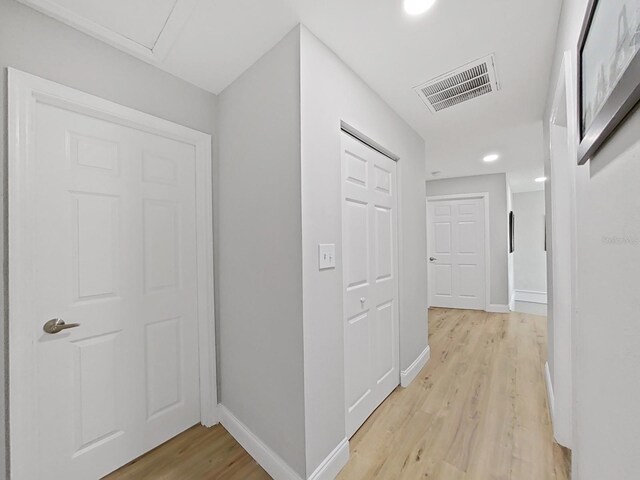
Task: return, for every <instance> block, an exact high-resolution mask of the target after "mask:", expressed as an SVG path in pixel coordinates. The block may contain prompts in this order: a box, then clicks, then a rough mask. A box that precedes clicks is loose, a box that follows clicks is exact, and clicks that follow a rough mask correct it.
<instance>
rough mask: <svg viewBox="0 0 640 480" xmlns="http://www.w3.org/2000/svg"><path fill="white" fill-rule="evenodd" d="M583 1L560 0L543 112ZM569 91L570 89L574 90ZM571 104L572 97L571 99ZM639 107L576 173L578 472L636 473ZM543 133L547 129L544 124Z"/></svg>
mask: <svg viewBox="0 0 640 480" xmlns="http://www.w3.org/2000/svg"><path fill="white" fill-rule="evenodd" d="M586 6H587V0H565V2H564V5H563V13H562V17H561V20H560V29H559V32H558V42H557V49H556V54H555V59H554V73H553V75H552V77H551V79H550V92H549V99H548V102H547V111H548V112H550V110H551V105H552V99H553V91H554V90H555V85H556V81H557V78H558V73H559V69H560V64H561V60H562V55H563V53H564V51H565V50H569V51H571V53H572V66H573V67H574V71H573V78H571V80H570V81H571V82H572V83H573V84H575V82H576V81H577V80H576V76H575V71H576V70H575V67H576V58H577V56H576V45H577V43H578V35H579V31H580V26H581V22H582V19H583V16H584V13H585V11H586ZM573 100H575V98H574V99H573ZM574 105H575V103H574ZM638 132H640V111H638V110H636V111H635V113H632V114H631V115H630V116H629V117H628V118H627V120H626V121H625V123H624V124H623V125H622V127H621V128H620V129H619V130H618V131H617V132H616V133H615V134H614V136H613V137H612V138H611V139H610V140H609V142H608V143H607V144H606V145H605V146H604V148H602V149H601V150H600V152H599V153H597V154H596V155H594V156H593V157H592V159H591V161H590V162H589V164H588V165H587V166H584V167H579V168H577V169H576V170H575V173H576V188H577V214H578V215H577V223H578V226H577V233H578V235H577V271H578V278H577V280H578V285H577V306H576V311H577V318H576V320H575V321H574V323H573V332H572V340H573V365H574V373H573V380H574V382H573V389H574V392H573V406H574V432H573V443H574V444H573V464H574V478H576V479H579V480H600V479H603V478H615V479H616V480H632V479H636V478H638V474H639V473H638V472H640V455H638V445H639V444H640V410H639V409H638V402H637V399H638V398H640V369H639V368H638V365H640V349H639V348H638V345H639V344H640V321H639V318H638V312H639V311H640V296H639V295H638V292H639V291H640V276H639V275H638V270H639V268H638V266H639V265H640V215H639V214H638V212H640V192H639V191H638V179H639V178H640V136H639V134H638ZM547 135H548V132H547Z"/></svg>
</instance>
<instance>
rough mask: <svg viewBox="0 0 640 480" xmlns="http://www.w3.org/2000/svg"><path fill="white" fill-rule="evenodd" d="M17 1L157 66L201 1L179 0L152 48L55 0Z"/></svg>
mask: <svg viewBox="0 0 640 480" xmlns="http://www.w3.org/2000/svg"><path fill="white" fill-rule="evenodd" d="M18 1H19V2H20V3H22V4H24V5H27V6H28V7H31V8H33V9H35V10H37V11H39V12H41V13H44V14H45V15H47V16H49V17H51V18H54V19H55V20H58V21H59V22H62V23H65V24H67V25H69V26H70V27H72V28H75V29H76V30H80V31H81V32H84V33H86V34H87V35H91V36H92V37H94V38H97V39H98V40H100V41H102V42H105V43H108V44H109V45H111V46H112V47H115V48H118V49H119V50H122V51H124V52H127V53H129V54H131V55H133V56H135V57H138V58H140V59H141V60H145V61H147V62H149V63H152V64H154V65H156V66H158V65H159V64H160V62H162V61H163V60H164V59H165V57H166V55H167V54H168V53H169V50H170V49H171V47H172V46H173V44H174V43H175V41H176V40H177V39H178V35H179V34H180V32H181V31H182V28H183V27H184V26H185V24H186V22H187V20H188V19H189V17H190V16H191V13H192V12H193V9H194V8H195V6H196V4H197V2H198V0H176V3H175V6H174V7H173V10H172V11H171V13H170V14H169V17H168V18H167V21H166V23H165V25H164V27H163V28H162V31H161V32H160V35H159V36H158V39H157V40H156V43H155V45H154V46H153V48H148V47H147V46H145V45H142V44H140V43H138V42H136V41H134V40H131V39H130V38H127V37H125V36H124V35H122V34H120V33H118V32H116V31H114V30H111V29H110V28H107V27H105V26H103V25H100V24H99V23H96V22H94V21H92V20H89V19H88V18H86V17H83V16H82V15H79V14H77V13H76V12H74V11H72V10H69V9H68V8H65V7H63V6H61V5H59V4H57V3H56V2H55V1H53V0H18Z"/></svg>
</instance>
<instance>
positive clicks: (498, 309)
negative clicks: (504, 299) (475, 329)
mask: <svg viewBox="0 0 640 480" xmlns="http://www.w3.org/2000/svg"><path fill="white" fill-rule="evenodd" d="M486 311H487V312H489V313H509V312H510V311H511V310H510V309H509V305H499V304H496V303H492V304H491V305H489V306H488V307H487V309H486Z"/></svg>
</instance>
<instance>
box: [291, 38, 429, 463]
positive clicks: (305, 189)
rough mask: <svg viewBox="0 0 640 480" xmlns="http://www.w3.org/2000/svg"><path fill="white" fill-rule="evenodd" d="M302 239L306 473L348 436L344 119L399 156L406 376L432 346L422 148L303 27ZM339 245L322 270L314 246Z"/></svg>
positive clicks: (402, 365) (402, 350) (413, 134)
mask: <svg viewBox="0 0 640 480" xmlns="http://www.w3.org/2000/svg"><path fill="white" fill-rule="evenodd" d="M301 42H302V56H301V69H302V205H303V206H302V236H303V239H302V240H303V268H304V292H303V293H304V339H305V352H304V355H305V410H306V438H307V472H308V473H310V472H312V471H313V470H314V469H315V468H316V467H317V466H318V464H319V463H320V462H321V461H322V460H323V459H324V458H325V457H326V456H327V455H328V454H329V453H330V452H331V451H332V450H333V449H334V448H335V447H336V445H337V444H338V443H339V442H340V441H341V440H342V439H343V438H344V436H345V424H344V405H345V401H344V358H343V357H344V350H343V349H344V345H343V323H342V322H343V319H342V315H343V312H342V268H341V267H342V255H341V249H340V244H341V240H342V235H341V229H342V225H341V196H340V189H341V178H340V121H341V120H343V121H345V122H346V123H348V124H350V125H351V126H352V127H354V128H356V129H358V130H359V131H360V132H362V133H364V134H365V135H367V136H369V137H370V138H372V139H374V140H375V141H376V142H378V143H379V144H381V145H382V146H384V147H385V148H387V149H388V150H390V151H392V152H393V153H395V154H396V155H398V156H399V157H400V161H399V163H398V179H399V186H400V192H399V213H400V218H399V220H400V231H399V244H400V245H399V246H400V265H399V267H400V268H399V269H400V278H399V284H400V369H401V370H403V369H406V368H407V367H409V366H410V365H411V364H412V363H413V361H414V360H415V359H416V358H417V357H418V356H419V355H420V353H421V352H423V351H424V349H425V348H426V346H427V316H426V306H427V272H426V225H425V222H426V212H425V210H426V209H425V201H424V196H425V186H424V178H425V143H424V140H423V139H422V138H421V137H420V136H419V135H418V134H417V133H416V132H415V131H413V130H412V129H411V128H410V127H409V126H408V125H407V124H406V123H405V122H404V121H403V120H402V119H400V117H398V115H396V114H395V112H393V110H391V108H389V106H387V105H386V104H385V103H384V101H383V100H382V99H381V98H380V97H379V96H378V95H377V94H376V93H374V92H373V90H371V89H370V88H369V87H368V86H367V85H366V84H365V83H364V82H363V81H362V80H361V79H360V78H359V77H357V76H356V75H355V74H354V73H353V71H352V70H350V69H349V68H348V67H347V66H346V65H345V64H344V63H343V62H342V61H340V59H339V58H338V57H337V56H336V55H335V54H334V53H333V52H331V51H330V50H329V49H328V48H327V47H326V46H325V45H323V44H322V43H321V42H320V41H319V40H318V39H317V38H316V37H314V36H313V35H312V34H311V33H310V32H309V31H308V30H307V29H305V28H302V40H301ZM321 242H322V243H335V244H336V245H337V247H338V248H337V252H336V253H337V268H336V270H328V271H323V272H319V271H318V268H317V244H318V243H321Z"/></svg>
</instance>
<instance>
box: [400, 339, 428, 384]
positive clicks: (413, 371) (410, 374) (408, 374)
mask: <svg viewBox="0 0 640 480" xmlns="http://www.w3.org/2000/svg"><path fill="white" fill-rule="evenodd" d="M430 357H431V347H429V345H427V348H425V349H424V350H423V351H422V353H421V354H420V355H418V358H416V359H415V360H414V361H413V363H412V364H411V365H410V366H409V368H407V369H406V370H402V371H401V372H400V385H401V386H402V387H404V388H406V387H408V386H409V384H410V383H411V382H413V380H414V379H415V378H416V377H417V376H418V373H420V370H422V368H423V367H424V366H425V365H426V364H427V362H428V361H429V358H430Z"/></svg>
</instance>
